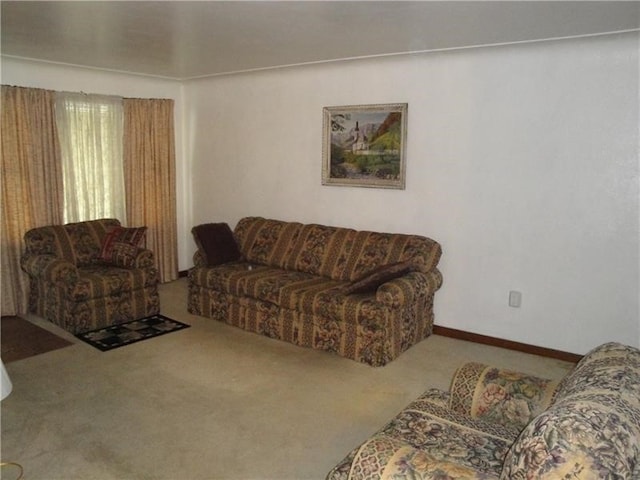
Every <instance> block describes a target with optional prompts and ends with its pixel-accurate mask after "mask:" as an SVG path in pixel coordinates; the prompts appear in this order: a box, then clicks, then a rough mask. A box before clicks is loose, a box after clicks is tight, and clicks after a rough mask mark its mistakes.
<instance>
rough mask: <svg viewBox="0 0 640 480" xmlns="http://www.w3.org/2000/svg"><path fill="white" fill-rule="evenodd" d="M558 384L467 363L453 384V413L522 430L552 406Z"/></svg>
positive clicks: (451, 403)
mask: <svg viewBox="0 0 640 480" xmlns="http://www.w3.org/2000/svg"><path fill="white" fill-rule="evenodd" d="M558 383H559V381H557V380H549V379H545V378H539V377H536V376H533V375H527V374H524V373H520V372H515V371H512V370H506V369H500V368H496V367H490V366H488V365H483V364H481V363H475V362H470V363H467V364H465V365H463V366H461V367H460V368H458V370H457V371H456V372H455V375H454V377H453V380H452V382H451V396H450V405H449V407H450V408H451V410H453V411H455V412H458V413H461V414H463V415H468V416H469V417H471V418H482V419H485V420H487V421H491V422H496V423H501V424H503V425H507V426H511V427H514V428H518V429H523V428H524V427H525V426H526V425H527V424H528V423H529V422H530V421H531V420H532V419H533V418H534V417H536V416H537V415H538V414H540V413H541V412H542V411H544V410H545V409H546V408H547V407H548V406H549V405H550V404H551V402H552V400H553V397H554V394H555V392H556V390H557V387H558Z"/></svg>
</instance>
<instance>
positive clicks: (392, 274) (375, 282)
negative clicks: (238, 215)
mask: <svg viewBox="0 0 640 480" xmlns="http://www.w3.org/2000/svg"><path fill="white" fill-rule="evenodd" d="M413 269H414V267H413V265H412V264H411V262H396V263H392V264H388V265H381V266H379V267H377V268H374V269H373V270H372V271H370V272H368V273H366V274H365V275H363V276H362V277H360V278H358V279H357V280H354V281H353V282H350V283H349V284H348V285H345V286H344V287H342V293H343V294H345V295H350V294H352V293H366V292H373V291H375V290H377V289H378V287H379V286H380V285H382V284H383V283H386V282H388V281H390V280H393V279H394V278H398V277H402V276H403V275H406V274H407V273H409V272H412V271H413Z"/></svg>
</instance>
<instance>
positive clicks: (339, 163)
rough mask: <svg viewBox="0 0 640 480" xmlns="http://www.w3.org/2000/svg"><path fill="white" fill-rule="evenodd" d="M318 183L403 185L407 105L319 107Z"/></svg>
mask: <svg viewBox="0 0 640 480" xmlns="http://www.w3.org/2000/svg"><path fill="white" fill-rule="evenodd" d="M322 128H323V138H322V184H323V185H346V186H352V187H375V188H397V189H404V187H405V144H406V139H407V104H406V103H394V104H380V105H350V106H344V107H325V108H324V109H323V122H322Z"/></svg>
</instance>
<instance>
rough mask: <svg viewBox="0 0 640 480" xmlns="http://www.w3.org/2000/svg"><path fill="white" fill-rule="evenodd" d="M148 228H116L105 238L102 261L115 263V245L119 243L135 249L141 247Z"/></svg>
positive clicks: (101, 255) (101, 254)
mask: <svg viewBox="0 0 640 480" xmlns="http://www.w3.org/2000/svg"><path fill="white" fill-rule="evenodd" d="M146 232H147V227H132V228H125V227H115V228H113V229H112V230H111V231H110V232H109V233H107V235H106V236H105V237H104V241H103V242H102V252H101V253H100V259H101V260H102V261H104V262H106V263H115V261H114V245H116V244H117V243H126V244H129V245H131V246H134V247H136V248H137V247H139V246H140V244H141V243H142V240H144V234H145V233H146Z"/></svg>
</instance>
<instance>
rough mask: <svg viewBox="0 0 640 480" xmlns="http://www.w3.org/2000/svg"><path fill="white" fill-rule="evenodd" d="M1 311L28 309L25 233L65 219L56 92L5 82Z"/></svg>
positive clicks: (0, 129) (0, 128)
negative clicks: (22, 257) (22, 260)
mask: <svg viewBox="0 0 640 480" xmlns="http://www.w3.org/2000/svg"><path fill="white" fill-rule="evenodd" d="M1 118H2V124H1V126H0V132H1V134H2V137H1V142H0V144H1V147H0V151H1V156H0V164H1V166H2V180H1V182H0V184H1V186H2V205H1V212H2V231H1V232H0V237H1V239H2V245H1V248H2V249H1V251H0V256H1V258H2V271H1V280H0V281H1V282H2V285H1V291H2V307H1V308H2V315H17V314H21V313H26V312H27V296H28V288H29V287H28V279H27V276H26V274H25V273H23V272H22V270H21V269H20V255H21V254H22V251H23V248H24V242H23V236H24V234H25V232H26V231H27V230H29V229H31V228H34V227H39V226H42V225H51V224H59V223H61V222H62V212H63V200H62V164H61V161H60V147H59V145H58V137H57V134H56V127H55V120H54V92H52V91H48V90H40V89H35V88H22V87H9V86H5V85H3V86H2V117H1Z"/></svg>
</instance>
